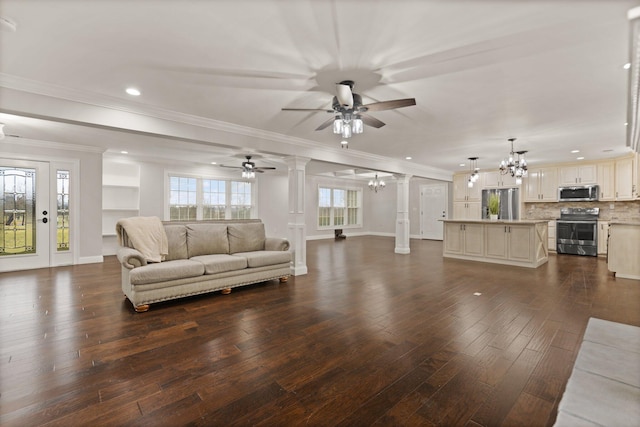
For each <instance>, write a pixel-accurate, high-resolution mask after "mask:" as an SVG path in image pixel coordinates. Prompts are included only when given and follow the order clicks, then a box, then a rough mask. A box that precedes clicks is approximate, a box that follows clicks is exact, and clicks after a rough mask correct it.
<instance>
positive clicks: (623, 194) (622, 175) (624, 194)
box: [616, 157, 635, 200]
mask: <svg viewBox="0 0 640 427" xmlns="http://www.w3.org/2000/svg"><path fill="white" fill-rule="evenodd" d="M633 163H634V158H633V157H629V158H626V159H621V160H616V200H633V199H634V198H635V195H634V192H633V190H634V182H633Z"/></svg>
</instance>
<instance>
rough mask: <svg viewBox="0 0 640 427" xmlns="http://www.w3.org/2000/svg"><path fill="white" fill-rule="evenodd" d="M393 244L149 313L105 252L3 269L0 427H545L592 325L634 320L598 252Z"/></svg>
mask: <svg viewBox="0 0 640 427" xmlns="http://www.w3.org/2000/svg"><path fill="white" fill-rule="evenodd" d="M394 247H395V244H394V240H393V238H388V237H379V236H367V237H349V238H348V239H345V240H343V241H340V242H336V241H333V240H321V241H310V242H308V250H307V264H308V269H309V273H308V274H307V275H304V276H296V277H291V278H290V280H289V282H288V283H286V284H281V283H279V282H278V281H269V282H265V283H260V284H255V285H251V286H246V287H243V288H239V289H234V291H233V292H232V293H231V294H229V295H220V294H219V293H214V294H210V295H202V296H197V297H190V298H185V299H182V300H178V301H170V302H165V303H159V304H155V305H152V306H151V309H150V310H149V311H148V312H146V313H135V312H134V311H133V308H132V306H131V304H130V303H129V302H128V301H126V300H125V299H124V298H123V296H122V292H121V290H120V266H119V263H118V262H117V260H116V259H115V257H106V258H105V262H104V263H101V264H87V265H77V266H67V267H57V268H46V269H39V270H33V271H22V272H10V273H0V425H2V426H25V425H49V426H74V425H87V424H90V425H149V426H156V425H171V426H178V425H193V426H197V425H202V426H207V425H262V426H272V425H282V426H285V425H286V426H289V425H317V426H323V427H324V426H331V425H338V424H343V425H377V426H393V425H398V426H412V425H420V426H430V425H467V426H470V427H478V426H494V425H533V426H537V425H541V426H545V425H549V426H550V425H552V424H553V422H554V420H555V417H556V413H557V407H558V402H559V399H560V398H561V395H562V392H563V390H564V388H565V387H566V382H567V380H568V377H569V375H570V372H571V367H572V366H573V363H574V361H575V358H576V355H577V351H578V348H579V343H580V341H581V338H582V334H583V333H584V330H585V328H586V324H587V321H588V319H589V317H591V316H596V317H600V318H603V319H605V320H611V321H615V322H622V323H628V324H633V325H636V326H640V286H638V283H637V281H632V280H625V279H618V278H615V277H613V275H611V274H609V273H608V271H607V268H606V261H605V260H604V259H603V258H593V257H579V256H564V255H551V256H550V259H549V262H548V263H547V264H544V265H543V266H541V267H539V268H537V269H525V268H518V267H509V266H502V265H491V264H483V263H478V262H470V261H462V260H453V259H443V258H442V242H436V241H427V240H424V241H419V240H411V253H410V254H408V255H401V254H395V253H394ZM505 277H517V278H518V280H505ZM474 293H480V294H481V295H474Z"/></svg>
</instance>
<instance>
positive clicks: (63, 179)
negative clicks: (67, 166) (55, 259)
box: [56, 169, 69, 251]
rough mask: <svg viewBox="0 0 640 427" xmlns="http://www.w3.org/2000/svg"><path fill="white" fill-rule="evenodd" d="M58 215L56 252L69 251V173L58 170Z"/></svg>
mask: <svg viewBox="0 0 640 427" xmlns="http://www.w3.org/2000/svg"><path fill="white" fill-rule="evenodd" d="M56 188H57V195H56V196H57V200H58V202H57V205H58V206H57V212H56V213H57V215H56V220H57V221H56V222H57V226H56V250H58V251H68V250H69V171H68V170H61V169H58V170H57V172H56Z"/></svg>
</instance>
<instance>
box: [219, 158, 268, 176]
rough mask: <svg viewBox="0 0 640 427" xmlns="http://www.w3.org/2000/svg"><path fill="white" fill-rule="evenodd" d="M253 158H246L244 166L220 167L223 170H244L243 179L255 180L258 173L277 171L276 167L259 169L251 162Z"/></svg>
mask: <svg viewBox="0 0 640 427" xmlns="http://www.w3.org/2000/svg"><path fill="white" fill-rule="evenodd" d="M251 157H252V156H245V158H246V159H247V160H246V161H244V162H242V166H227V165H220V167H222V168H233V169H242V177H243V178H255V177H256V172H258V173H263V172H264V171H266V170H275V168H274V167H258V166H256V164H255V163H254V162H252V161H251Z"/></svg>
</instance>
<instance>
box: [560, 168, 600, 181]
mask: <svg viewBox="0 0 640 427" xmlns="http://www.w3.org/2000/svg"><path fill="white" fill-rule="evenodd" d="M596 176H597V167H596V165H595V164H592V165H575V166H563V167H561V168H560V172H559V177H558V185H560V186H563V185H567V186H569V185H586V184H596V182H597V180H596Z"/></svg>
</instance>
